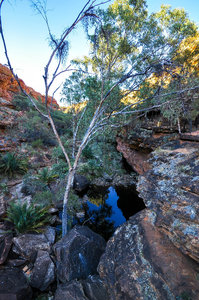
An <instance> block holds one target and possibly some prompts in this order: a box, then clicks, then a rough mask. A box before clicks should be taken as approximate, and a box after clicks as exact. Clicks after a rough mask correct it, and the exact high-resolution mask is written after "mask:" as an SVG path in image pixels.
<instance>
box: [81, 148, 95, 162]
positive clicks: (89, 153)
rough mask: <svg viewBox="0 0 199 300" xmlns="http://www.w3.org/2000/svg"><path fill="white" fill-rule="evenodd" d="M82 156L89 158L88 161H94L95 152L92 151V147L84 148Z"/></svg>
mask: <svg viewBox="0 0 199 300" xmlns="http://www.w3.org/2000/svg"><path fill="white" fill-rule="evenodd" d="M82 155H83V157H85V158H87V159H92V158H94V154H93V151H92V149H91V147H89V146H88V145H87V146H86V147H85V148H84V150H83V151H82Z"/></svg>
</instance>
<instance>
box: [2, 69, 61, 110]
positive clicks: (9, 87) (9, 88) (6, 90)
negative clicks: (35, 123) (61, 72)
mask: <svg viewBox="0 0 199 300" xmlns="http://www.w3.org/2000/svg"><path fill="white" fill-rule="evenodd" d="M19 80H20V83H21V86H22V88H23V89H24V90H25V91H26V92H27V93H28V94H30V95H31V96H32V97H33V98H35V99H37V100H38V99H39V98H40V99H41V100H42V102H43V103H44V102H45V97H44V96H43V95H41V94H40V93H38V92H36V91H35V90H34V89H33V88H31V87H29V86H27V85H26V84H25V83H24V82H23V80H21V79H19ZM19 92H20V89H19V86H18V83H17V81H16V80H15V79H14V77H13V75H12V73H11V71H10V70H9V68H7V67H6V66H4V65H2V64H0V97H2V98H4V99H6V100H8V101H12V99H13V97H14V96H15V95H16V94H17V93H19ZM48 101H49V103H50V102H51V97H49V98H48ZM52 104H53V107H55V108H58V104H57V102H56V100H55V99H53V103H52Z"/></svg>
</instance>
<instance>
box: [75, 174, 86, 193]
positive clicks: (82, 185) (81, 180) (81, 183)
mask: <svg viewBox="0 0 199 300" xmlns="http://www.w3.org/2000/svg"><path fill="white" fill-rule="evenodd" d="M88 187H89V181H88V179H87V178H86V177H85V176H83V175H79V174H76V175H75V177H74V183H73V188H74V190H75V191H76V192H78V193H82V192H85V191H86V190H87V189H88Z"/></svg>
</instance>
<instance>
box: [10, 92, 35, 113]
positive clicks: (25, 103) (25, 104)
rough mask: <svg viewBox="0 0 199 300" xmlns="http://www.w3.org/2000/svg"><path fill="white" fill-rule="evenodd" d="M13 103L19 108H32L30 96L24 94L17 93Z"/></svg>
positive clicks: (25, 109) (26, 109)
mask: <svg viewBox="0 0 199 300" xmlns="http://www.w3.org/2000/svg"><path fill="white" fill-rule="evenodd" d="M12 103H13V104H14V105H15V106H16V109H17V110H23V111H28V110H30V107H31V105H32V104H31V103H30V101H29V100H28V98H27V97H26V96H24V95H22V94H19V95H16V96H15V97H14V99H13V100H12Z"/></svg>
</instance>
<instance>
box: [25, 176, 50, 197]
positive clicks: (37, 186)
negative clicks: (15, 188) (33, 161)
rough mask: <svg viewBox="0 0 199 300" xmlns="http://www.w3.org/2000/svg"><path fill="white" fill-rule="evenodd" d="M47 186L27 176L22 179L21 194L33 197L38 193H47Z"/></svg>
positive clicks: (35, 178)
mask: <svg viewBox="0 0 199 300" xmlns="http://www.w3.org/2000/svg"><path fill="white" fill-rule="evenodd" d="M47 190H48V186H47V184H46V183H44V182H41V181H40V180H39V179H38V178H37V177H34V176H31V175H27V176H25V177H24V179H23V186H22V188H21V191H22V193H24V194H25V195H27V196H28V195H31V196H34V195H35V194H36V193H38V192H43V191H47Z"/></svg>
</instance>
